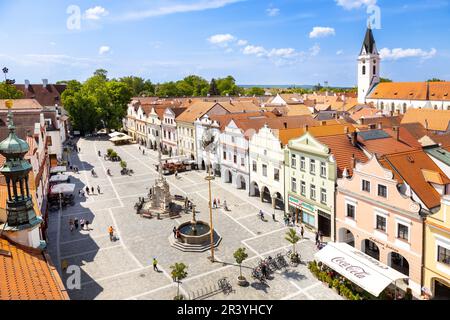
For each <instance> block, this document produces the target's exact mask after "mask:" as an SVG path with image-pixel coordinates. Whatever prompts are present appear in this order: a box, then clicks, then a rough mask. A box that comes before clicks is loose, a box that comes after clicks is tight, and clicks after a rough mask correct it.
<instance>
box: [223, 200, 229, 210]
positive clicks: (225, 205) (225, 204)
mask: <svg viewBox="0 0 450 320" xmlns="http://www.w3.org/2000/svg"><path fill="white" fill-rule="evenodd" d="M223 208H224V209H225V211H228V206H227V200H223Z"/></svg>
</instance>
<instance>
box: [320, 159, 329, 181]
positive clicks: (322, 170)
mask: <svg viewBox="0 0 450 320" xmlns="http://www.w3.org/2000/svg"><path fill="white" fill-rule="evenodd" d="M320 176H321V177H323V178H326V177H327V165H326V163H325V162H320Z"/></svg>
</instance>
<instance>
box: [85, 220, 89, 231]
mask: <svg viewBox="0 0 450 320" xmlns="http://www.w3.org/2000/svg"><path fill="white" fill-rule="evenodd" d="M85 226H86V231H89V220H86V222H85Z"/></svg>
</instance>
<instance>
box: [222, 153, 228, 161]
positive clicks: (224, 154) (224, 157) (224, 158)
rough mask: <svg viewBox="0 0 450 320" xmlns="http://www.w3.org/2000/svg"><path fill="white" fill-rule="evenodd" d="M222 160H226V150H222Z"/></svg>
mask: <svg viewBox="0 0 450 320" xmlns="http://www.w3.org/2000/svg"><path fill="white" fill-rule="evenodd" d="M223 160H227V152H226V151H224V152H223Z"/></svg>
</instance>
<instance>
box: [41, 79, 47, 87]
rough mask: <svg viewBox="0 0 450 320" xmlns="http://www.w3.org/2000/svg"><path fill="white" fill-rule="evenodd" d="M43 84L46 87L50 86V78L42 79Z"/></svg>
mask: <svg viewBox="0 0 450 320" xmlns="http://www.w3.org/2000/svg"><path fill="white" fill-rule="evenodd" d="M42 85H43V86H44V87H46V86H48V79H42Z"/></svg>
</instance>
